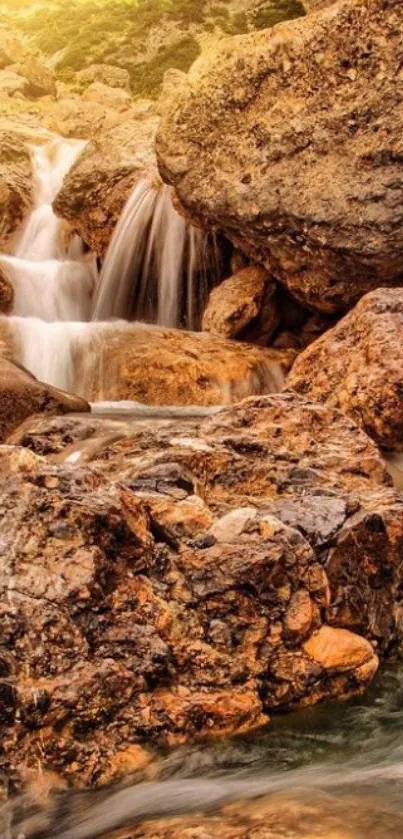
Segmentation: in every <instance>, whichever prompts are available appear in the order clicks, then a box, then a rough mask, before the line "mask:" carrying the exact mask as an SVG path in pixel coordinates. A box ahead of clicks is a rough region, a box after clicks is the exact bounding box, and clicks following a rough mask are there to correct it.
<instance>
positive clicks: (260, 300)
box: [202, 266, 280, 344]
mask: <svg viewBox="0 0 403 839" xmlns="http://www.w3.org/2000/svg"><path fill="white" fill-rule="evenodd" d="M279 321H280V315H279V311H278V306H277V305H276V284H275V283H274V282H273V280H272V279H271V277H270V274H268V272H267V271H265V269H264V268H259V267H252V266H251V267H249V268H244V269H243V270H240V271H238V272H237V273H236V274H234V275H233V276H232V277H229V278H228V279H227V280H224V282H222V283H220V285H218V286H217V287H216V288H214V289H213V291H212V292H211V294H210V299H209V302H208V305H207V308H206V310H205V312H204V315H203V322H202V328H203V329H204V330H205V331H206V332H211V333H212V334H213V335H223V336H224V337H225V338H236V337H241V336H242V338H243V339H244V340H253V341H254V342H257V341H258V342H259V343H263V344H267V343H268V342H269V339H270V338H271V336H272V335H273V333H274V332H275V330H276V328H277V326H278V324H279Z"/></svg>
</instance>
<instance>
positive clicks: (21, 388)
mask: <svg viewBox="0 0 403 839" xmlns="http://www.w3.org/2000/svg"><path fill="white" fill-rule="evenodd" d="M88 410H89V405H88V404H87V403H86V402H85V401H84V399H80V398H79V397H77V396H71V395H70V394H68V393H64V392H63V391H61V390H58V389H57V388H53V387H49V386H48V385H46V384H43V383H42V382H38V380H37V379H35V378H34V376H32V375H31V374H30V373H28V371H27V370H24V369H23V368H22V367H19V366H18V365H16V364H14V363H12V362H11V361H10V360H9V359H7V358H5V356H3V355H0V441H3V440H4V439H5V438H6V437H7V435H8V434H9V433H10V432H11V431H12V430H13V429H15V428H16V426H18V425H19V424H20V423H21V422H23V420H25V419H26V418H27V417H29V416H31V415H32V414H37V413H41V412H46V413H51V414H67V413H70V412H82V411H88Z"/></svg>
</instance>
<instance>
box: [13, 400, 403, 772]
mask: <svg viewBox="0 0 403 839" xmlns="http://www.w3.org/2000/svg"><path fill="white" fill-rule="evenodd" d="M97 422H99V421H97V420H96V418H92V417H88V418H85V417H81V418H80V417H77V418H75V417H74V418H73V417H60V418H44V417H41V418H39V419H35V418H32V419H31V420H29V421H28V422H26V423H25V425H24V427H22V428H21V429H20V430H19V431H18V432H17V433H15V434H14V435H13V442H14V443H17V442H19V443H20V444H22V446H23V448H21V447H20V446H18V445H15V446H14V447H13V446H10V445H8V446H7V447H5V448H3V449H2V450H1V451H0V526H1V532H2V533H3V534H6V535H5V538H4V540H3V542H2V543H1V544H0V551H1V554H0V565H1V568H2V573H1V582H0V618H1V620H0V626H1V632H0V649H4V650H6V651H7V656H8V658H10V661H11V664H10V666H11V668H12V670H11V672H12V674H13V675H12V695H11V694H10V696H9V697H8V698H7V701H6V699H5V700H4V702H3V706H2V707H3V715H2V717H1V720H2V722H1V725H2V727H3V728H2V732H1V733H2V743H3V744H4V745H3V751H4V755H3V762H4V765H5V766H6V769H7V771H8V772H10V773H13V774H14V776H15V777H16V778H17V779H18V777H21V776H22V774H23V773H24V772H25V771H26V770H27V769H29V768H30V767H31V768H32V767H34V766H36V765H37V760H38V758H39V755H40V759H41V765H45V766H46V767H48V768H49V769H51V770H52V771H54V772H56V773H57V774H59V775H61V776H63V777H64V778H66V779H69V781H70V782H72V783H74V784H76V785H85V784H86V785H88V784H91V785H98V784H100V783H106V782H108V781H109V780H111V779H114V778H116V777H117V776H118V774H119V772H120V769H119V767H121V768H122V767H123V766H125V765H126V764H125V761H124V760H123V763H120V757H121V756H122V754H125V753H126V752H127V750H128V749H129V750H130V749H131V748H132V747H135V746H137V745H139V746H144V745H145V744H146V746H147V749H149V748H152V747H158V746H160V745H176V744H180V743H185V742H187V741H189V740H194V739H198V738H203V737H206V736H222V735H223V734H226V735H227V734H230V733H234V732H241V731H245V730H247V729H250V728H252V727H255V726H257V725H262V724H263V723H264V722H266V721H267V720H268V717H269V715H270V712H271V711H272V710H277V709H281V710H287V709H291V708H295V707H300V706H301V705H307V704H313V703H314V702H317V701H319V700H321V699H324V698H337V697H346V696H350V695H352V694H354V693H357V692H360V691H362V690H363V689H364V688H365V687H366V685H367V684H368V683H369V682H370V681H371V679H372V677H373V675H374V672H375V669H376V667H377V654H379V656H385V655H386V654H387V653H388V651H389V650H390V649H393V647H394V645H395V644H398V643H399V641H400V640H401V634H402V622H401V618H400V615H401V613H402V608H403V604H402V594H401V592H402V590H403V586H402V578H401V575H402V567H403V563H402V548H401V546H402V542H403V531H402V528H403V524H402V523H403V502H402V499H401V497H400V496H399V495H398V494H397V493H395V491H394V490H393V489H391V488H390V486H389V478H388V475H387V473H386V471H385V468H384V465H383V462H382V460H381V458H380V456H379V453H378V451H377V449H376V447H375V445H374V444H373V443H372V442H371V440H370V439H369V438H368V437H367V436H366V435H365V433H364V432H363V431H362V430H360V429H359V428H358V427H357V426H356V425H355V424H354V423H353V422H352V421H351V420H350V419H349V418H348V417H346V416H344V415H343V414H341V413H340V412H339V411H336V410H334V409H332V408H331V407H329V406H325V405H320V404H318V403H311V402H309V401H307V400H304V399H302V398H301V397H298V396H296V395H293V394H278V395H274V396H265V397H260V398H254V399H249V400H246V401H244V402H243V403H241V404H240V405H237V406H234V407H232V408H228V409H225V410H223V411H221V412H220V413H218V414H216V415H215V416H214V417H212V418H210V419H207V420H203V421H200V420H197V419H196V418H193V419H188V420H186V419H184V420H183V421H181V420H178V419H175V421H172V422H169V421H165V422H163V423H155V424H153V423H150V422H145V423H139V424H137V425H132V427H131V428H127V427H126V430H125V432H121V436H120V437H119V439H114V440H109V441H108V440H106V441H105V442H104V445H103V447H101V448H98V449H97V448H94V451H93V457H92V460H91V463H90V465H88V466H85V467H80V466H78V467H74V466H71V465H69V464H67V463H64V464H63V463H62V462H61V457H62V453H63V448H64V449H65V451H66V452H68V451H69V446H70V445H71V444H72V443H73V442H74V440H77V441H81V443H82V442H84V441H85V439H86V435H87V437H88V439H94V435H96V434H97V433H99V431H100V429H99V425H97ZM24 453H25V454H24ZM38 454H39V455H40V456H38ZM44 454H46V455H47V458H48V459H47V460H46V459H45V458H44V457H43V455H44ZM53 457H56V458H57V462H56V461H52V458H53ZM2 463H3V465H4V468H2V467H1V464H2ZM11 547H12V549H11ZM374 648H376V651H377V654H375V652H374ZM11 698H12V702H11ZM122 771H124V769H122Z"/></svg>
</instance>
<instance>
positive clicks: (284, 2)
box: [251, 0, 305, 29]
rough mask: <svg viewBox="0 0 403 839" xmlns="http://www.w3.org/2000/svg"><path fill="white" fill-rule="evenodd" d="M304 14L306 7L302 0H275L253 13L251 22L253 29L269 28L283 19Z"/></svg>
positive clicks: (290, 18)
mask: <svg viewBox="0 0 403 839" xmlns="http://www.w3.org/2000/svg"><path fill="white" fill-rule="evenodd" d="M303 15H305V9H304V7H303V5H302V3H301V2H300V0H275V2H273V3H269V4H267V6H265V7H264V8H263V7H262V8H260V9H258V10H257V11H256V12H255V13H254V14H253V15H251V24H252V28H253V29H269V28H270V27H271V26H275V24H276V23H280V22H281V21H283V20H293V19H294V18H297V17H302V16H303Z"/></svg>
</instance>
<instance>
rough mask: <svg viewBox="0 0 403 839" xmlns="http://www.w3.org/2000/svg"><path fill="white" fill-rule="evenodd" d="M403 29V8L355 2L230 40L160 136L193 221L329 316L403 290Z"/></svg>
mask: <svg viewBox="0 0 403 839" xmlns="http://www.w3.org/2000/svg"><path fill="white" fill-rule="evenodd" d="M402 25H403V6H402V4H401V3H396V2H395V0H346V2H341V3H337V4H335V5H331V6H330V7H329V8H327V9H324V10H323V11H322V12H319V13H318V14H316V15H315V16H312V17H307V18H304V19H301V20H298V21H293V22H292V23H284V24H280V25H278V26H277V27H275V28H274V29H273V30H267V31H264V32H259V33H253V34H251V35H248V36H245V37H241V38H234V39H232V40H231V41H227V42H226V43H225V44H222V45H221V46H220V48H219V49H217V50H216V53H215V58H214V60H211V61H210V63H209V65H208V66H207V68H206V62H201V63H200V64H196V65H195V67H194V68H193V69H192V71H191V73H190V76H189V80H188V83H187V85H185V86H184V87H181V89H180V92H179V98H178V101H177V102H176V103H175V105H174V106H173V107H172V108H171V109H170V111H169V113H168V114H165V115H164V117H163V120H162V124H161V127H160V129H159V132H158V137H157V155H158V160H159V167H160V171H161V173H162V177H163V179H164V180H166V181H167V182H168V183H170V184H172V185H173V186H174V187H175V188H176V190H177V193H178V196H179V199H180V201H181V202H182V205H183V207H184V209H185V212H186V213H187V215H188V216H189V217H190V218H193V219H195V221H196V222H199V223H201V224H204V225H208V226H213V227H214V228H215V229H217V230H219V231H221V232H223V233H224V234H225V235H226V236H227V237H228V238H229V239H231V240H232V241H233V242H234V243H235V244H236V245H237V246H238V247H239V248H240V249H241V250H243V251H245V252H246V253H247V254H248V255H250V256H251V257H252V258H253V259H254V260H255V261H256V262H260V263H262V264H264V265H266V267H267V268H268V270H270V271H271V272H272V274H274V275H275V277H276V278H277V279H278V280H280V281H281V282H282V283H283V284H285V285H286V286H287V287H288V288H289V290H290V291H291V292H292V294H293V295H295V296H296V297H297V298H298V299H299V300H301V301H302V302H303V303H304V304H306V305H308V307H311V308H312V309H315V310H318V311H321V312H325V313H332V312H336V311H343V310H345V309H347V308H349V307H351V306H352V305H353V304H354V303H355V302H356V301H357V300H358V299H359V298H360V297H361V296H362V295H363V294H365V293H366V292H368V291H371V290H372V289H374V288H376V287H380V286H398V285H400V284H401V281H402V272H401V265H402V256H403V225H402V218H401V212H400V207H401V205H402V199H403V194H402V193H403V186H402V182H401V177H400V176H401V162H400V156H401V151H402V136H403V117H402V107H401V105H402V97H403V93H402V85H401V83H400V82H401V67H400V64H399V61H400V59H399V55H400V48H401V30H402ZM368 44H371V49H370V50H369V47H368Z"/></svg>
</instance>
